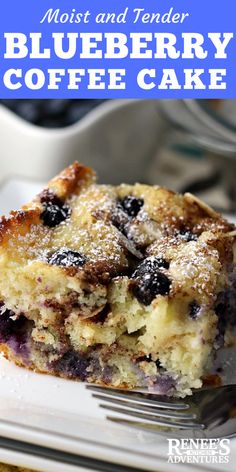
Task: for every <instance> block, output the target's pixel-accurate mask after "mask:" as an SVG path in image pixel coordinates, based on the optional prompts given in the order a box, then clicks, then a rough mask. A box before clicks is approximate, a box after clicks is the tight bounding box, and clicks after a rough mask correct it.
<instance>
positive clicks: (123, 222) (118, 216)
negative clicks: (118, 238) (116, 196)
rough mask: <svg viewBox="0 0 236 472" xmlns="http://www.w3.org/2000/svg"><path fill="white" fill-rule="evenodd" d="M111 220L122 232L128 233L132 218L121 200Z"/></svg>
mask: <svg viewBox="0 0 236 472" xmlns="http://www.w3.org/2000/svg"><path fill="white" fill-rule="evenodd" d="M111 222H112V224H113V225H114V226H115V227H116V228H117V229H118V230H119V231H121V233H123V234H124V235H125V236H126V235H127V228H128V225H129V223H130V219H129V217H128V215H127V213H126V212H125V211H124V209H123V207H122V205H121V204H120V203H119V202H118V204H117V205H116V207H115V209H114V211H113V213H112V215H111Z"/></svg>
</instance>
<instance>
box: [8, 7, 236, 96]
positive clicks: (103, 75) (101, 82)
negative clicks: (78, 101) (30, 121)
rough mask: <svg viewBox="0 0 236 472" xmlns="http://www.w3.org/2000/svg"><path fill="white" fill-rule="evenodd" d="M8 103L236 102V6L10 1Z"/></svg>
mask: <svg viewBox="0 0 236 472" xmlns="http://www.w3.org/2000/svg"><path fill="white" fill-rule="evenodd" d="M0 9H1V15H0V45H1V46H0V97H1V98H12V97H14V98H58V97H60V98H64V97H65V98H66V97H68V98H182V97H184V98H229V97H231V98H236V64H235V57H236V21H235V9H236V8H235V0H224V2H222V1H221V0H217V1H216V0H159V1H158V0H155V1H154V0H145V1H141V0H117V1H115V2H109V1H108V0H86V1H85V0H80V1H78V0H40V1H37V2H36V1H33V0H20V1H18V0H8V1H6V2H2V4H1V7H0Z"/></svg>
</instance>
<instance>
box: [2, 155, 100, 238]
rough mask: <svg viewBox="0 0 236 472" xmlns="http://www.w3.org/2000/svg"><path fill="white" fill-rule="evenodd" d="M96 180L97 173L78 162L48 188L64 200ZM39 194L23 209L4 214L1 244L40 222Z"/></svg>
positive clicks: (52, 181) (53, 180)
mask: <svg viewBox="0 0 236 472" xmlns="http://www.w3.org/2000/svg"><path fill="white" fill-rule="evenodd" d="M94 180H95V174H94V172H93V171H92V169H90V168H89V167H84V166H83V165H81V164H79V163H78V162H74V164H72V165H71V166H69V167H68V168H67V169H65V170H64V171H62V172H61V174H59V175H58V176H57V177H55V178H54V179H52V180H51V181H50V182H49V183H48V189H50V190H52V191H53V193H54V194H55V195H56V196H57V197H58V198H61V199H62V200H65V199H66V198H69V197H70V196H71V195H72V194H76V195H77V194H79V191H80V190H81V188H82V187H85V186H86V185H88V184H91V183H92V182H93V181H94ZM41 195H42V194H39V195H38V196H37V197H36V199H35V200H33V201H32V202H30V203H29V204H27V205H24V206H23V207H22V210H19V211H12V212H11V213H10V217H8V218H6V217H5V216H3V217H2V218H1V219H0V244H1V245H4V244H5V243H7V242H8V240H9V239H10V238H11V237H12V236H14V235H16V236H19V235H20V236H24V235H25V234H26V233H28V231H29V229H30V227H31V226H32V225H38V224H40V214H41V212H42V204H41V202H40V197H41Z"/></svg>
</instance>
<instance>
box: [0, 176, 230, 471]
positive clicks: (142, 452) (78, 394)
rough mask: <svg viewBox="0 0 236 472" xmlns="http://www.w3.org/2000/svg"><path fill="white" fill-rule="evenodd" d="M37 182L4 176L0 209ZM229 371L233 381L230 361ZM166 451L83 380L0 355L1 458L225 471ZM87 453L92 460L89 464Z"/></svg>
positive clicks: (28, 193)
mask: <svg viewBox="0 0 236 472" xmlns="http://www.w3.org/2000/svg"><path fill="white" fill-rule="evenodd" d="M40 188H41V186H40V185H38V184H37V185H35V184H33V183H32V182H29V181H24V180H11V181H9V182H8V183H6V184H5V186H3V187H2V188H1V189H0V213H3V212H4V213H7V212H8V211H9V210H10V208H11V209H12V208H17V207H19V206H20V205H21V204H23V203H25V202H26V201H28V200H30V199H31V198H32V196H33V195H35V193H37V192H39V190H40ZM230 371H231V373H230V378H231V382H232V367H230ZM234 375H235V374H234ZM235 381H236V377H235ZM2 438H4V439H2ZM8 440H11V441H15V443H14V444H15V449H14V450H13V446H11V447H12V450H10V448H9V449H8V447H10V446H8V443H7V441H8ZM1 441H2V442H1ZM4 441H5V442H4ZM12 444H13V443H12ZM22 444H23V446H24V445H25V444H26V445H27V444H28V447H29V450H28V451H27V452H24V451H23V450H21V446H22ZM23 446H22V447H23ZM39 446H40V447H41V448H42V449H40V450H39V449H38V447H39ZM45 448H47V449H48V448H50V449H51V450H54V451H58V452H56V453H55V457H51V458H46V457H43V451H45ZM167 452H168V451H167V440H166V438H164V437H161V436H157V435H153V434H149V433H143V432H137V431H135V430H131V429H128V428H124V427H121V426H117V425H113V424H112V423H110V422H108V421H107V420H106V419H105V415H104V413H103V411H102V410H101V409H99V408H98V403H97V401H96V400H95V399H93V398H92V396H91V394H90V392H88V391H86V389H85V386H84V385H83V384H80V383H77V382H74V381H67V380H63V379H57V378H54V377H50V376H47V375H42V374H36V373H34V372H28V371H26V370H24V369H21V368H18V367H16V366H14V365H13V364H11V363H9V362H8V361H7V360H5V359H3V358H2V359H0V460H1V461H5V462H8V463H12V464H15V465H20V466H25V467H32V468H34V469H39V470H42V471H45V472H61V471H63V472H67V471H68V472H70V471H71V472H74V471H82V472H83V471H84V470H87V471H88V470H104V471H105V470H107V471H108V472H110V471H111V470H114V471H115V470H117V471H118V470H124V471H125V470H127V471H128V470H129V468H133V470H136V471H137V470H138V469H142V470H149V471H157V470H158V471H162V472H171V471H172V470H173V468H174V470H175V471H176V472H178V471H180V472H182V471H184V470H187V471H188V472H194V471H196V470H197V469H198V470H199V469H200V470H202V471H206V472H207V471H208V472H210V471H222V472H224V471H225V465H224V464H216V465H215V464H207V465H204V464H203V465H201V466H199V465H192V464H185V465H184V464H179V465H178V464H175V465H174V466H173V465H172V464H169V463H168V462H167V459H168V456H167ZM41 453H42V454H41ZM64 453H65V454H66V453H70V454H73V455H74V456H76V455H77V459H78V461H77V464H76V465H75V463H74V465H73V464H70V465H69V463H68V462H66V459H65V462H64V458H65V457H66V456H63V454H64ZM79 456H82V458H85V459H81V457H79ZM86 458H90V459H91V458H92V459H93V460H94V462H93V463H91V464H90V463H89V462H86ZM84 460H85V462H83V461H84ZM58 461H59V462H58ZM96 461H97V462H96ZM101 461H103V462H101ZM235 462H236V439H235V440H231V460H230V463H229V464H228V465H227V470H228V471H232V472H233V471H234V470H235ZM102 463H103V467H104V468H101V467H102V466H101V464H102ZM106 464H107V466H106ZM111 464H113V465H111ZM115 464H116V465H115ZM119 464H120V465H121V468H120V467H119ZM90 466H91V468H89V467H90ZM116 466H117V469H116ZM96 467H97V468H96ZM106 467H107V469H106Z"/></svg>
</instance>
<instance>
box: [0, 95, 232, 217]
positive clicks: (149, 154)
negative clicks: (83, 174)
mask: <svg viewBox="0 0 236 472" xmlns="http://www.w3.org/2000/svg"><path fill="white" fill-rule="evenodd" d="M0 139H1V150H0V186H1V187H0V207H1V211H5V206H4V204H3V203H2V204H1V199H2V201H3V199H5V200H6V199H8V200H9V192H11V193H14V197H15V196H16V195H17V196H18V197H19V200H20V204H21V203H23V201H24V200H23V199H24V198H26V197H28V194H30V192H31V191H32V193H33V192H35V189H36V187H37V185H38V186H39V187H40V186H42V184H43V183H44V182H45V181H47V180H48V179H49V178H51V177H52V176H54V175H55V174H56V173H57V172H59V171H60V170H61V169H63V168H64V167H65V166H66V165H68V164H70V163H71V162H73V161H74V160H75V159H77V160H78V161H80V162H82V163H83V164H85V165H90V166H92V167H94V168H95V170H96V171H97V173H98V175H99V179H100V182H103V183H114V184H116V183H120V182H122V181H125V182H131V183H132V182H134V181H141V182H146V183H151V184H159V185H163V186H167V187H169V188H171V189H173V190H176V191H180V192H186V191H187V192H192V193H195V194H196V195H198V196H199V197H200V198H203V199H204V200H205V201H206V202H207V203H208V204H210V205H212V206H213V207H214V208H216V209H217V210H220V211H223V212H224V213H231V214H235V213H236V179H235V170H236V159H235V157H236V101H234V100H227V101H223V100H61V99H54V100H1V101H0ZM24 185H27V189H28V190H27V194H24V191H23V190H22V188H23V186H24ZM9 189H10V190H9ZM10 200H11V199H10ZM21 200H23V201H21ZM8 204H9V207H10V205H13V201H10V202H9V203H8Z"/></svg>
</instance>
